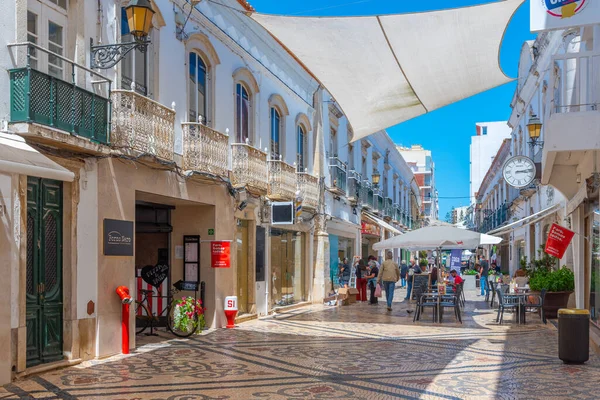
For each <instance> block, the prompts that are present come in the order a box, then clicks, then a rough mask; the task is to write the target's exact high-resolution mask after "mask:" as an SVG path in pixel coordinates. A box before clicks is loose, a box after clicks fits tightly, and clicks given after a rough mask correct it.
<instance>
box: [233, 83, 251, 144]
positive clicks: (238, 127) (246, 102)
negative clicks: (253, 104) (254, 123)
mask: <svg viewBox="0 0 600 400" xmlns="http://www.w3.org/2000/svg"><path fill="white" fill-rule="evenodd" d="M235 137H236V139H237V141H238V143H246V140H247V139H249V138H250V95H249V94H248V89H246V87H245V86H244V85H243V84H241V83H237V84H236V85H235Z"/></svg>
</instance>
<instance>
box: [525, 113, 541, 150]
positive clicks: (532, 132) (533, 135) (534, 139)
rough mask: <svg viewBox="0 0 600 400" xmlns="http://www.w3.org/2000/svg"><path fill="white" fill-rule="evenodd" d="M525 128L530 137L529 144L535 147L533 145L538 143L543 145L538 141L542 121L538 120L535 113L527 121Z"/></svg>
mask: <svg viewBox="0 0 600 400" xmlns="http://www.w3.org/2000/svg"><path fill="white" fill-rule="evenodd" d="M527 130H528V131H529V138H530V139H531V141H530V142H529V144H530V145H531V147H532V148H535V146H538V145H539V146H543V145H544V142H542V141H540V136H541V134H542V121H540V119H539V118H538V117H537V116H536V115H534V116H532V117H531V119H530V120H529V123H528V124H527Z"/></svg>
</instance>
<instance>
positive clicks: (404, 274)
mask: <svg viewBox="0 0 600 400" xmlns="http://www.w3.org/2000/svg"><path fill="white" fill-rule="evenodd" d="M407 275H408V265H406V261H402V267H400V285H401V286H400V287H401V288H405V287H406V278H407Z"/></svg>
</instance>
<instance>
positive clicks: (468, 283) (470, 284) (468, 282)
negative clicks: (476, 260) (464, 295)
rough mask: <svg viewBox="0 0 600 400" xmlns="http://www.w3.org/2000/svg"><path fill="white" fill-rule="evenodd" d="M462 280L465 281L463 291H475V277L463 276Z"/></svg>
mask: <svg viewBox="0 0 600 400" xmlns="http://www.w3.org/2000/svg"><path fill="white" fill-rule="evenodd" d="M463 280H464V281H465V286H464V290H475V289H476V288H477V286H476V282H477V279H476V276H475V275H463Z"/></svg>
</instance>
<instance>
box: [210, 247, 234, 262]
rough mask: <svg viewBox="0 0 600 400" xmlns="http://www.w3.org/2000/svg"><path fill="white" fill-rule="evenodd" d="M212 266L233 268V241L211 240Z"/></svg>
mask: <svg viewBox="0 0 600 400" xmlns="http://www.w3.org/2000/svg"><path fill="white" fill-rule="evenodd" d="M210 266H211V267H213V268H231V242H226V241H213V242H210Z"/></svg>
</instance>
